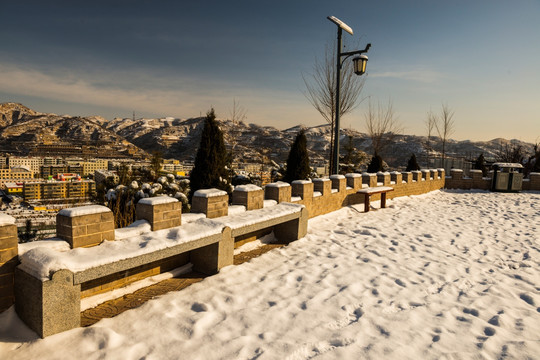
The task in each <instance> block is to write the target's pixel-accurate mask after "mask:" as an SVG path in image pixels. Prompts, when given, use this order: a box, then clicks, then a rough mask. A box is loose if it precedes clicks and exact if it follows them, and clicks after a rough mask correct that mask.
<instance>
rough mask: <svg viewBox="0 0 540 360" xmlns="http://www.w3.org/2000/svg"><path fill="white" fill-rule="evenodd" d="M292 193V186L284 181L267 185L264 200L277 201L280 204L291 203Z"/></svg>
mask: <svg viewBox="0 0 540 360" xmlns="http://www.w3.org/2000/svg"><path fill="white" fill-rule="evenodd" d="M291 193H292V188H291V185H290V184H289V183H286V182H283V181H278V182H275V183H270V184H266V186H265V187H264V198H265V199H267V200H275V201H276V202H277V203H278V204H279V203H282V202H290V201H291Z"/></svg>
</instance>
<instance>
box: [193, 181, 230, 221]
mask: <svg viewBox="0 0 540 360" xmlns="http://www.w3.org/2000/svg"><path fill="white" fill-rule="evenodd" d="M191 211H192V212H194V213H204V214H206V217H207V218H209V219H213V218H217V217H220V216H227V215H228V213H229V195H227V193H226V192H225V191H223V190H219V189H215V188H212V189H201V190H197V191H195V193H194V194H193V200H192V204H191Z"/></svg>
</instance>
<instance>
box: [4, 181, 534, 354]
mask: <svg viewBox="0 0 540 360" xmlns="http://www.w3.org/2000/svg"><path fill="white" fill-rule="evenodd" d="M362 208H363V204H361V205H356V206H352V207H346V208H343V209H341V210H338V211H336V212H333V213H330V214H327V215H323V216H319V217H316V218H313V219H310V221H309V230H308V234H307V236H306V237H305V238H303V239H301V240H298V241H295V242H292V243H291V244H289V245H288V246H286V247H283V248H280V249H275V250H272V251H270V252H269V253H266V254H264V255H262V256H260V257H258V258H255V259H252V260H251V261H249V262H246V263H244V264H242V265H238V266H229V267H226V268H224V269H222V270H221V272H220V273H219V274H217V275H215V276H211V277H208V278H206V279H205V280H203V281H202V282H199V283H197V284H194V285H191V286H189V287H188V288H186V289H184V290H182V291H180V292H171V293H168V294H166V295H164V296H161V297H159V298H157V299H154V300H151V301H149V302H147V303H146V304H144V305H142V306H140V307H138V308H137V309H134V310H129V311H126V312H124V313H122V314H120V315H118V316H116V317H114V318H110V319H103V320H101V321H99V322H98V323H97V324H95V325H93V326H90V327H87V328H77V329H73V330H70V331H67V332H64V333H60V334H57V335H54V336H50V337H48V338H46V339H43V340H42V339H38V338H37V336H36V335H35V334H34V333H32V332H31V331H30V330H28V329H27V328H26V327H25V326H24V325H23V324H22V323H21V321H20V320H19V319H18V317H17V316H16V315H15V312H14V308H13V307H12V308H10V309H9V310H8V311H6V312H4V313H2V314H0V354H2V359H3V360H12V359H44V360H45V359H64V358H79V359H120V358H121V359H127V360H130V359H141V358H146V359H177V358H179V357H182V358H187V359H253V358H258V359H291V360H293V359H312V358H321V359H359V358H363V359H368V358H371V359H439V358H445V359H473V358H474V359H497V358H509V359H525V358H531V359H532V358H538V354H540V308H539V307H540V294H539V286H540V285H539V284H540V259H539V258H540V251H539V248H540V239H539V237H538V229H539V220H538V219H539V218H540V193H538V192H522V193H517V194H507V193H490V192H483V191H435V192H432V193H429V194H425V195H420V196H411V197H400V198H396V199H394V200H393V201H392V204H391V205H389V206H388V207H387V208H386V209H381V210H377V211H370V212H369V213H363V210H362ZM180 354H181V355H180Z"/></svg>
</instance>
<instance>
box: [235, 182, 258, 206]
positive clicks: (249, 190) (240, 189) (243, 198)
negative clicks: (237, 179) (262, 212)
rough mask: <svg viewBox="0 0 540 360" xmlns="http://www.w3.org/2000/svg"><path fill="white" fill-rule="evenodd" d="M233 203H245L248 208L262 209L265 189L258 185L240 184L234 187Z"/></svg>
mask: <svg viewBox="0 0 540 360" xmlns="http://www.w3.org/2000/svg"><path fill="white" fill-rule="evenodd" d="M232 203H233V205H243V206H245V207H246V210H255V209H262V208H263V204H264V190H263V189H262V188H260V187H258V186H257V185H253V184H249V185H240V186H237V187H235V188H234V191H233V201H232Z"/></svg>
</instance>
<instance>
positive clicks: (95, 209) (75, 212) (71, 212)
mask: <svg viewBox="0 0 540 360" xmlns="http://www.w3.org/2000/svg"><path fill="white" fill-rule="evenodd" d="M106 212H111V210H110V209H109V208H108V207H106V206H103V205H88V206H79V207H75V208H69V209H62V210H60V211H59V212H58V215H62V216H67V217H75V216H82V215H92V214H101V213H106Z"/></svg>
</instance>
